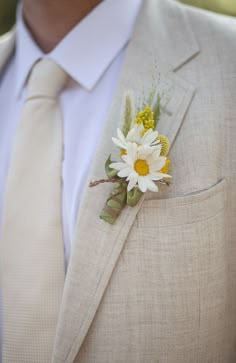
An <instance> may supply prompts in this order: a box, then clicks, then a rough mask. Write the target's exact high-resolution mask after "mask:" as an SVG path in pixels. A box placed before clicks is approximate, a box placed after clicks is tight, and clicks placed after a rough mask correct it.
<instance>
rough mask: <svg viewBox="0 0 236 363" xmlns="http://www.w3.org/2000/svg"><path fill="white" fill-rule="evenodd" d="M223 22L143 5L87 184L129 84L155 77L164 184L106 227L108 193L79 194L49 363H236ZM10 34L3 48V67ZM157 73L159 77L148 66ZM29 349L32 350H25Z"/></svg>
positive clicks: (229, 88)
mask: <svg viewBox="0 0 236 363" xmlns="http://www.w3.org/2000/svg"><path fill="white" fill-rule="evenodd" d="M230 21H231V20H230V18H226V17H224V16H220V15H214V14H211V13H207V12H204V11H201V10H197V9H194V8H190V7H186V6H184V5H179V4H177V3H176V2H174V1H172V0H144V1H143V7H142V10H141V13H140V15H139V18H138V20H137V23H136V27H135V30H134V33H133V36H132V39H131V42H130V44H129V46H128V51H127V56H126V59H125V63H124V65H123V69H122V74H121V77H120V82H119V85H118V87H117V92H116V95H115V97H114V100H113V105H112V107H111V110H110V112H109V115H108V118H107V123H106V127H105V131H104V135H103V138H102V140H101V143H100V146H99V148H98V150H97V153H96V158H95V160H94V164H93V167H92V170H91V173H90V178H89V179H90V180H97V179H100V178H102V177H104V170H103V165H104V161H105V160H106V158H107V157H108V155H109V154H110V152H111V150H112V145H111V135H114V134H115V132H116V128H117V126H118V125H119V123H120V117H119V115H120V107H121V102H122V97H123V93H124V91H125V90H126V89H127V88H129V89H130V88H131V89H134V91H135V92H136V93H138V92H140V90H141V89H142V88H143V87H144V88H148V87H150V85H151V83H152V78H153V74H154V73H155V72H156V73H158V72H159V71H160V73H161V75H162V77H163V78H164V79H166V82H167V83H168V84H171V85H172V86H171V87H170V89H171V92H170V93H171V97H170V101H169V103H168V104H167V107H166V108H165V110H164V111H163V115H162V118H161V121H160V124H159V130H160V131H161V133H164V134H167V135H168V137H169V139H170V141H171V144H172V148H171V152H170V158H171V161H172V164H171V170H170V173H171V175H172V176H173V179H172V183H171V185H170V187H169V188H164V189H163V190H161V191H160V193H157V194H155V193H151V192H150V193H147V194H146V196H145V198H143V199H142V201H141V203H140V204H139V205H138V206H137V207H135V208H129V207H127V208H125V210H124V211H123V213H122V215H121V217H120V218H119V219H118V220H117V222H116V224H115V225H113V226H110V225H109V224H107V223H105V222H104V221H102V220H101V219H99V213H100V210H101V207H102V206H103V204H104V202H105V200H106V197H107V195H108V193H109V191H110V188H111V186H110V185H102V186H99V187H96V188H93V189H89V188H88V187H87V189H86V191H85V194H84V198H83V203H82V207H81V209H80V212H79V216H78V222H77V227H76V232H75V235H74V240H73V250H72V256H71V260H70V264H69V269H68V273H67V278H66V283H65V289H64V295H63V300H62V304H61V311H60V317H59V321H58V328H57V334H56V337H55V347H54V354H53V357H52V362H53V363H65V362H66V363H72V362H77V363H157V362H158V363H197V362H199V363H235V362H236V223H235V220H236V186H235V185H236V184H235V182H236V180H235V178H236V147H235V140H236V122H235V117H236V105H235V98H236V93H235V91H236V40H235V39H236V31H235V29H234V30H233V29H232V27H231V26H230V24H229V23H230ZM14 44H15V40H14V34H13V33H10V34H8V35H5V36H4V37H3V38H2V39H1V42H0V66H1V68H2V69H3V68H4V65H5V64H6V62H7V59H8V58H9V57H10V55H11V53H12V51H13V48H14ZM155 64H156V65H157V69H158V71H157V70H156V67H155ZM29 349H30V348H29Z"/></svg>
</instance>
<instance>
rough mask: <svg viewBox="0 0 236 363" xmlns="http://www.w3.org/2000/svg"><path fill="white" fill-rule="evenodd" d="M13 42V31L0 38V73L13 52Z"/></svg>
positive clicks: (14, 40)
mask: <svg viewBox="0 0 236 363" xmlns="http://www.w3.org/2000/svg"><path fill="white" fill-rule="evenodd" d="M15 42H16V39H15V29H13V30H11V31H10V32H8V33H6V34H4V35H2V36H1V37H0V73H1V72H2V70H3V68H4V67H5V65H6V63H7V61H8V59H9V58H10V56H11V55H12V53H13V51H14V48H15ZM0 76H1V74H0Z"/></svg>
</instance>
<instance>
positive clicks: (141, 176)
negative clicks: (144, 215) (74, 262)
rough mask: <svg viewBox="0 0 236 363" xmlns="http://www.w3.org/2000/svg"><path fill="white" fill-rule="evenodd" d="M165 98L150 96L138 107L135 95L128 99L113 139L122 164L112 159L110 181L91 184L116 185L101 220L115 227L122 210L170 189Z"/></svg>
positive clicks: (109, 169) (108, 167)
mask: <svg viewBox="0 0 236 363" xmlns="http://www.w3.org/2000/svg"><path fill="white" fill-rule="evenodd" d="M160 104H161V97H160V96H159V95H155V92H154V91H152V92H150V94H149V96H148V98H147V99H144V100H142V102H139V105H135V102H134V100H133V95H132V94H131V93H127V94H126V96H125V98H124V106H123V112H122V126H121V128H118V129H117V137H112V141H113V143H114V144H115V145H116V146H117V147H118V155H119V159H120V160H119V161H112V160H111V156H109V157H108V159H107V161H106V162H105V171H106V175H107V179H101V180H98V181H95V182H91V183H90V187H94V186H96V185H98V184H101V183H106V182H110V183H114V185H113V188H112V191H111V194H110V195H109V197H108V199H107V201H106V204H105V206H104V208H103V209H102V212H101V214H100V218H102V219H104V220H105V221H106V222H108V223H110V224H113V223H114V222H115V221H116V219H117V217H118V216H119V214H120V213H121V211H122V209H123V208H124V207H125V206H126V205H128V206H129V207H134V206H136V205H137V203H138V202H139V201H140V199H141V197H142V195H143V194H144V193H146V192H147V191H148V190H150V191H152V192H158V184H164V185H168V179H169V178H171V176H170V175H169V174H167V173H168V169H169V164H170V160H169V159H168V157H167V156H168V152H169V148H170V145H169V140H168V138H167V137H166V136H165V135H162V134H159V132H158V131H157V126H158V121H159V119H160V117H161V107H160Z"/></svg>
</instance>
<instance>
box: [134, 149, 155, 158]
mask: <svg viewBox="0 0 236 363" xmlns="http://www.w3.org/2000/svg"><path fill="white" fill-rule="evenodd" d="M151 154H152V146H146V147H144V146H143V147H140V148H139V150H138V155H137V157H138V158H139V159H143V160H147V159H148V156H149V155H151Z"/></svg>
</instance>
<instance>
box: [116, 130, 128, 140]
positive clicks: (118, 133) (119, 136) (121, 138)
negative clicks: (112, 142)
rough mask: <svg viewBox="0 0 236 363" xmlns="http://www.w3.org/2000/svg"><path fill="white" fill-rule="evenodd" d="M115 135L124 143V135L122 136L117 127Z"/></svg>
mask: <svg viewBox="0 0 236 363" xmlns="http://www.w3.org/2000/svg"><path fill="white" fill-rule="evenodd" d="M117 136H118V138H119V139H120V140H121V141H122V142H123V143H126V140H125V137H124V134H123V132H122V131H121V130H120V129H117Z"/></svg>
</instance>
